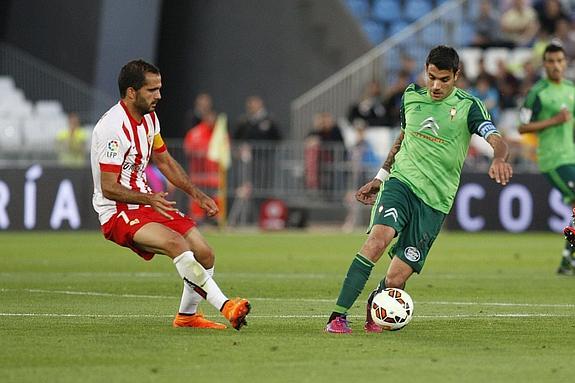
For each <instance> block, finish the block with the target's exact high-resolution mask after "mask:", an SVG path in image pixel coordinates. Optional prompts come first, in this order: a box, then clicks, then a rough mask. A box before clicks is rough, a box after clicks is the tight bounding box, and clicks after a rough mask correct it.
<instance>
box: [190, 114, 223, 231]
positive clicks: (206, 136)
mask: <svg viewBox="0 0 575 383" xmlns="http://www.w3.org/2000/svg"><path fill="white" fill-rule="evenodd" d="M216 118H217V115H216V112H214V111H213V110H206V111H205V113H204V114H203V118H202V120H201V121H200V123H198V124H197V125H196V126H194V127H193V128H192V129H190V130H189V131H188V133H187V134H186V136H185V137H184V153H185V154H186V158H187V159H188V173H189V175H190V180H191V181H192V183H193V184H194V185H196V186H198V187H201V188H202V190H204V192H205V193H206V194H207V195H209V196H210V197H212V198H213V199H214V201H215V202H216V204H217V205H218V207H220V201H218V198H217V192H218V188H219V184H220V179H219V165H218V163H217V162H215V161H211V160H210V159H208V148H209V145H210V140H211V139H212V134H213V132H214V128H215V126H216ZM188 214H189V215H190V216H191V217H192V219H193V220H194V221H196V222H198V223H204V222H205V220H206V219H207V215H206V212H205V210H204V209H202V207H201V206H200V205H199V204H198V203H197V201H196V200H195V199H194V198H190V200H189V206H188ZM214 222H215V221H214Z"/></svg>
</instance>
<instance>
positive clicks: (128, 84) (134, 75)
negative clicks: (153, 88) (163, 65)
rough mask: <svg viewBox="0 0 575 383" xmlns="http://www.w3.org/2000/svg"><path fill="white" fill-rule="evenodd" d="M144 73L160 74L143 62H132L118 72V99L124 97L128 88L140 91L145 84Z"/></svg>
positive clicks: (153, 67) (156, 69) (150, 65)
mask: <svg viewBox="0 0 575 383" xmlns="http://www.w3.org/2000/svg"><path fill="white" fill-rule="evenodd" d="M146 73H154V74H160V70H159V69H158V68H156V67H155V66H153V65H152V64H150V63H147V62H145V61H144V60H141V59H140V60H133V61H130V62H129V63H127V64H126V65H124V66H123V67H122V69H121V70H120V74H119V75H118V89H119V90H120V97H122V98H124V97H125V96H126V90H127V89H128V88H134V89H135V90H138V89H140V88H141V87H143V86H144V84H145V83H146Z"/></svg>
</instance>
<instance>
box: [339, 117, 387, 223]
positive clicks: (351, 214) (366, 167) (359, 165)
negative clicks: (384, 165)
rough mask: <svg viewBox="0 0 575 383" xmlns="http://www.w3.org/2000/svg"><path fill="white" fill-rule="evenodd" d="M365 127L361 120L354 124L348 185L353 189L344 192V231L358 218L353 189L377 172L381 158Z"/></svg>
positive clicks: (357, 206)
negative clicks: (367, 135) (368, 138)
mask: <svg viewBox="0 0 575 383" xmlns="http://www.w3.org/2000/svg"><path fill="white" fill-rule="evenodd" d="M366 128H367V126H366V125H365V124H364V123H362V122H359V123H357V124H356V126H355V131H356V133H357V141H356V142H355V145H353V147H352V148H351V150H350V159H351V183H350V186H351V187H352V188H353V190H350V191H348V192H347V193H346V195H345V200H344V203H345V207H346V210H347V214H346V217H345V221H344V224H343V226H342V230H343V231H344V232H346V233H349V232H351V231H353V229H355V227H356V225H357V223H358V220H359V213H360V209H359V207H360V206H359V205H358V204H357V203H355V190H356V189H357V188H358V187H360V186H361V185H362V184H363V182H364V181H365V180H366V179H368V178H369V174H373V173H374V172H377V169H378V168H379V166H380V165H381V158H379V157H378V156H377V154H376V153H375V150H374V149H373V146H372V145H371V143H370V142H369V141H368V140H367V138H366V136H365V131H366Z"/></svg>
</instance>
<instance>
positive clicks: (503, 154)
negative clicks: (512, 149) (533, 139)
mask: <svg viewBox="0 0 575 383" xmlns="http://www.w3.org/2000/svg"><path fill="white" fill-rule="evenodd" d="M485 140H486V141H487V142H488V143H489V145H491V147H492V148H493V161H492V162H491V166H490V167H489V172H488V174H489V177H491V179H494V180H495V181H496V182H497V183H498V184H501V185H507V183H508V182H509V179H510V178H511V176H512V175H513V169H512V168H511V165H510V164H508V163H507V158H508V157H509V151H508V149H507V144H506V143H505V141H503V138H502V137H501V136H500V135H499V134H497V133H494V134H490V135H489V136H487V138H486V139H485Z"/></svg>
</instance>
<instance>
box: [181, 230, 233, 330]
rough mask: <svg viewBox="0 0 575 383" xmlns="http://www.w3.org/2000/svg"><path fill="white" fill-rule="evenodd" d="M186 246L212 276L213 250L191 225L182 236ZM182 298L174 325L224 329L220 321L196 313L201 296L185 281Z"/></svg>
mask: <svg viewBox="0 0 575 383" xmlns="http://www.w3.org/2000/svg"><path fill="white" fill-rule="evenodd" d="M184 238H185V239H186V241H187V243H188V246H189V248H190V249H192V251H193V252H194V257H195V258H196V260H197V261H198V262H199V263H200V264H201V265H202V266H203V267H204V268H205V269H206V272H207V273H208V274H209V275H210V277H212V278H213V277H214V261H215V256H214V252H213V250H212V249H211V247H210V246H209V244H208V242H207V241H206V240H205V238H204V237H203V236H202V235H201V233H200V231H199V230H198V229H197V228H196V227H193V228H191V229H190V230H189V231H188V232H187V233H186V234H185V236H184ZM183 285H184V288H183V292H182V298H181V300H180V307H179V310H178V314H177V315H176V317H175V318H174V322H173V325H174V327H199V328H211V329H224V328H226V326H225V325H224V324H221V323H217V322H213V321H210V320H208V319H206V318H204V316H203V314H202V313H198V305H199V304H200V302H201V301H202V300H203V298H202V296H201V295H200V294H198V293H197V292H196V291H194V290H193V289H192V288H191V287H190V286H189V285H188V284H187V283H184V284H183Z"/></svg>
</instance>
